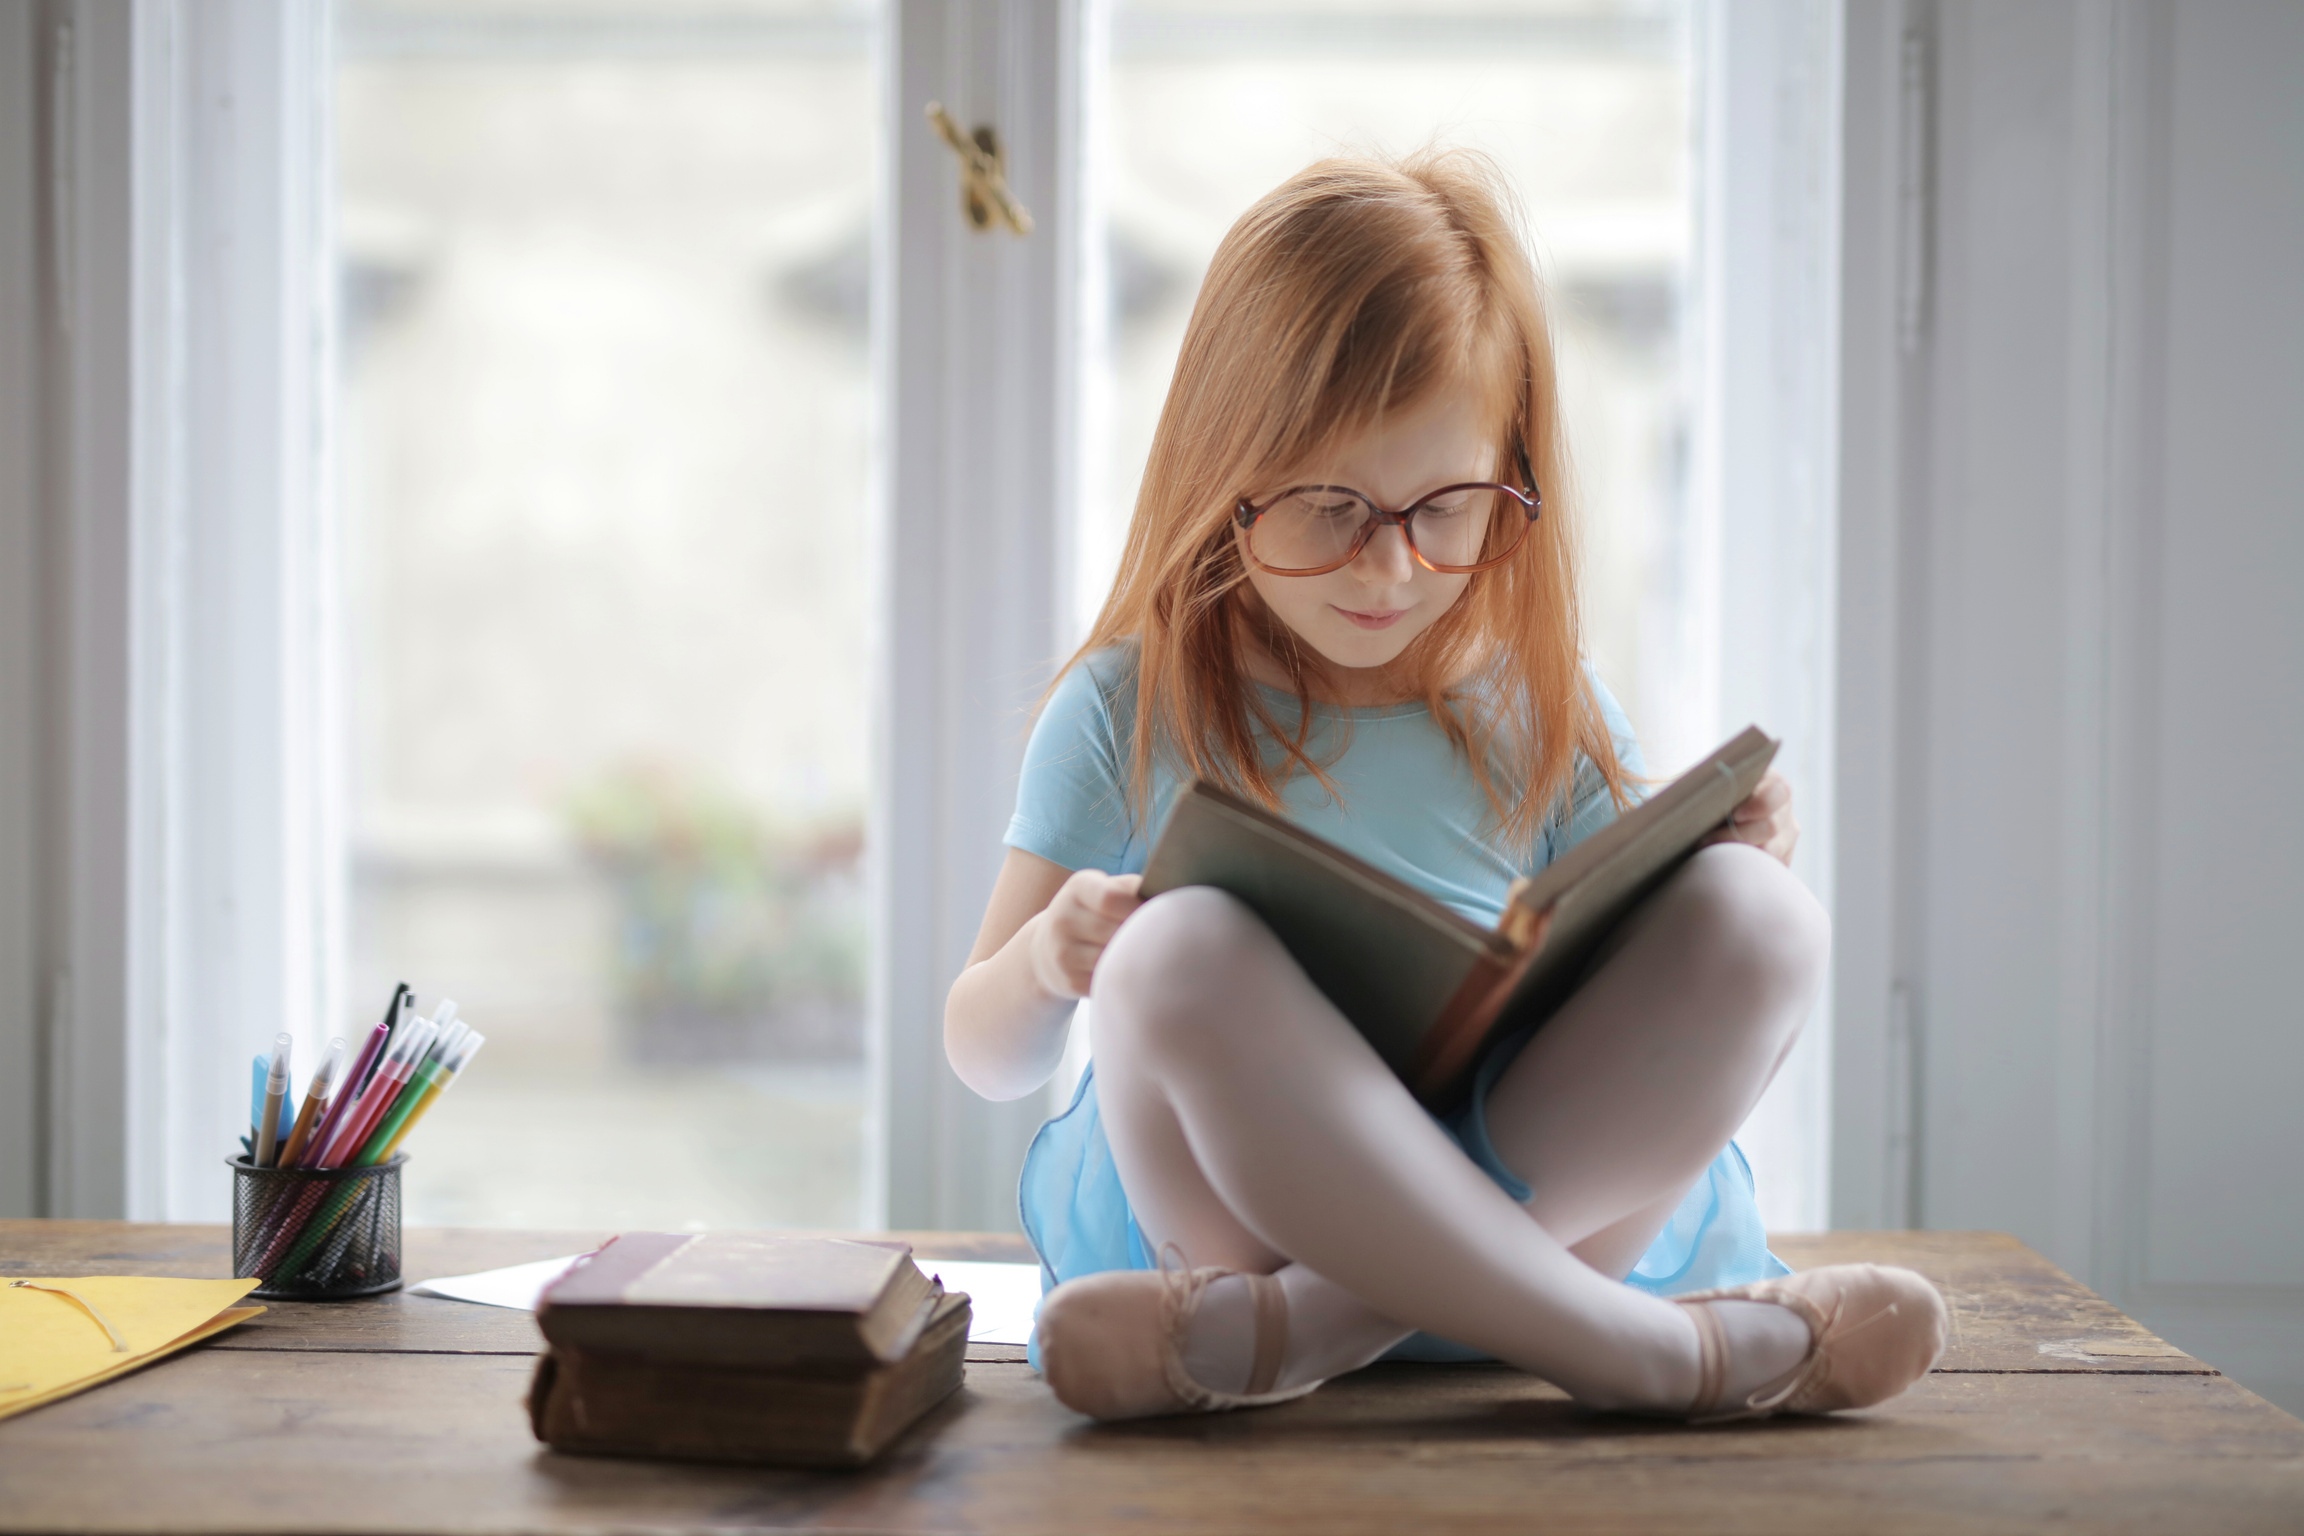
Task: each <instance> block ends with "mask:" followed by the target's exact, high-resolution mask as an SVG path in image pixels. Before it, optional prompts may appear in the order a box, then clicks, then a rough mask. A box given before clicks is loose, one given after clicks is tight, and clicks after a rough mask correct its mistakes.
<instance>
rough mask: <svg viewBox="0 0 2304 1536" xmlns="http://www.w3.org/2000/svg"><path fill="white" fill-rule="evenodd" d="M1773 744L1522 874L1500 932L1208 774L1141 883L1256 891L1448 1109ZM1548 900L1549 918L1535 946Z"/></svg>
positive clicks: (1297, 949) (1734, 754) (1740, 789)
mask: <svg viewBox="0 0 2304 1536" xmlns="http://www.w3.org/2000/svg"><path fill="white" fill-rule="evenodd" d="M1775 755H1776V743H1775V741H1773V740H1772V739H1770V738H1769V737H1768V736H1766V735H1764V734H1762V732H1761V731H1760V730H1759V728H1758V727H1752V728H1749V729H1747V730H1745V731H1744V732H1743V733H1742V734H1741V735H1739V736H1737V737H1736V738H1735V739H1734V740H1733V741H1730V742H1729V743H1728V744H1727V745H1726V746H1724V747H1722V748H1721V749H1720V750H1719V751H1717V752H1715V753H1713V754H1712V755H1711V756H1710V757H1708V758H1706V759H1705V760H1704V761H1703V762H1701V763H1698V764H1697V765H1696V766H1695V767H1693V768H1691V769H1689V770H1688V771H1687V772H1686V773H1684V774H1682V775H1681V776H1680V777H1679V778H1677V779H1675V780H1673V781H1672V783H1671V784H1670V785H1668V786H1666V787H1665V788H1664V789H1662V790H1660V791H1659V792H1657V793H1656V794H1655V795H1653V796H1651V797H1650V798H1649V799H1648V800H1646V801H1645V802H1643V803H1642V804H1640V805H1637V806H1635V807H1633V808H1632V809H1631V810H1629V811H1626V812H1625V813H1624V814H1623V815H1622V816H1620V817H1618V818H1617V819H1616V820H1615V821H1613V822H1611V823H1610V824H1609V825H1608V826H1606V827H1603V828H1602V829H1601V830H1600V831H1598V832H1595V833H1594V834H1593V835H1592V836H1590V837H1588V838H1586V839H1585V840H1584V841H1583V842H1581V843H1578V844H1577V845H1576V846H1575V847H1574V848H1571V849H1570V850H1569V851H1568V852H1567V853H1565V854H1563V855H1562V856H1561V857H1560V858H1558V859H1556V860H1554V861H1553V862H1552V863H1551V864H1550V865H1548V866H1547V867H1546V868H1545V869H1544V870H1542V871H1541V872H1540V873H1538V874H1537V875H1535V876H1534V877H1532V878H1530V879H1526V880H1522V881H1519V882H1516V883H1515V884H1514V886H1513V888H1512V894H1511V897H1510V899H1509V902H1508V904H1507V906H1506V907H1505V911H1504V915H1503V917H1502V918H1501V919H1499V920H1498V922H1497V925H1496V926H1495V927H1494V928H1483V927H1481V926H1480V925H1479V924H1477V923H1475V922H1472V921H1471V920H1470V919H1468V918H1466V917H1464V916H1462V915H1461V914H1459V913H1457V912H1456V911H1454V910H1453V909H1452V908H1449V907H1446V906H1443V905H1442V904H1441V903H1440V902H1438V901H1435V900H1433V899H1432V898H1431V897H1430V896H1427V895H1425V894H1424V893H1423V892H1422V891H1419V890H1417V889H1416V888H1415V887H1413V886H1411V885H1409V884H1407V883H1406V882H1405V881H1402V880H1399V879H1397V878H1395V877H1394V876H1391V875H1388V874H1385V873H1384V872H1383V871H1382V870H1380V869H1376V868H1374V867H1373V866H1371V865H1369V864H1368V863H1366V862H1365V861H1363V860H1361V859H1358V858H1355V857H1353V856H1352V855H1351V854H1349V853H1346V852H1345V851H1344V850H1343V849H1341V848H1338V847H1337V846H1336V845H1335V844H1333V843H1330V842H1328V841H1326V840H1325V839H1322V838H1318V837H1315V836H1313V835H1312V834H1311V833H1309V832H1306V831H1305V830H1303V829H1302V828H1301V827H1298V826H1296V825H1295V824H1294V823H1292V822H1290V821H1287V820H1285V819H1283V818H1282V817H1279V816H1276V815H1274V814H1273V813H1272V812H1270V811H1267V810H1265V809H1264V808H1263V807H1262V806H1258V805H1253V804H1250V803H1249V802H1247V801H1245V800H1242V799H1240V798H1239V797H1238V796H1236V795H1231V794H1227V793H1226V792H1224V791H1223V790H1220V789H1217V788H1216V787H1215V786H1213V785H1210V784H1207V783H1205V782H1199V783H1195V784H1193V785H1192V786H1191V787H1190V788H1189V789H1187V790H1186V791H1185V792H1184V793H1183V794H1182V795H1180V796H1179V797H1178V798H1177V801H1176V806H1175V809H1174V810H1173V811H1171V812H1170V813H1169V817H1168V824H1167V826H1166V827H1164V828H1163V829H1162V830H1161V833H1160V840H1159V842H1158V843H1157V844H1155V845H1154V847H1153V849H1152V857H1151V859H1150V860H1149V861H1148V862H1147V863H1146V865H1145V867H1144V886H1143V891H1144V895H1145V896H1146V897H1152V896H1157V895H1159V894H1160V893H1161V892H1163V891H1173V890H1177V889H1180V888H1181V887H1184V886H1188V885H1212V886H1215V887H1217V888H1218V889H1220V890H1224V891H1228V892H1230V893H1231V894H1232V895H1234V896H1236V897H1238V898H1239V899H1240V900H1242V901H1244V902H1246V903H1247V904H1248V905H1249V906H1250V907H1251V908H1253V909H1254V910H1255V912H1256V915H1257V916H1258V917H1261V918H1262V919H1263V920H1264V921H1265V923H1266V924H1268V925H1269V926H1270V927H1271V929H1272V931H1273V932H1274V933H1275V934H1276V935H1278V936H1279V939H1280V942H1281V943H1283V944H1285V945H1286V946H1287V947H1288V952H1289V953H1290V954H1291V955H1293V956H1295V957H1296V962H1297V964H1299V965H1301V966H1303V967H1304V971H1305V974H1306V975H1308V976H1310V977H1311V978H1312V982H1313V984H1314V985H1315V986H1317V987H1319V989H1320V990H1321V992H1323V993H1324V994H1326V996H1327V998H1328V1000H1329V1001H1330V1002H1332V1003H1334V1004H1335V1005H1336V1006H1337V1007H1338V1008H1339V1009H1341V1010H1342V1011H1343V1014H1344V1016H1345V1017H1346V1018H1348V1019H1350V1020H1351V1021H1352V1023H1353V1026H1354V1027H1355V1028H1357V1029H1358V1030H1359V1031H1360V1033H1361V1034H1363V1035H1365V1036H1366V1037H1367V1039H1368V1043H1369V1044H1371V1045H1373V1046H1374V1047H1375V1048H1376V1051H1377V1054H1379V1055H1381V1056H1382V1057H1383V1058H1384V1060H1385V1062H1386V1063H1387V1064H1388V1065H1390V1066H1391V1068H1392V1070H1393V1071H1395V1072H1397V1073H1399V1074H1400V1078H1401V1080H1402V1081H1403V1082H1405V1083H1407V1084H1408V1086H1409V1088H1410V1089H1412V1090H1413V1091H1414V1092H1415V1094H1416V1097H1417V1098H1418V1099H1419V1100H1421V1101H1422V1102H1423V1103H1425V1104H1426V1105H1428V1106H1430V1107H1432V1108H1434V1109H1444V1108H1448V1107H1451V1106H1453V1105H1454V1104H1456V1103H1457V1102H1459V1101H1460V1100H1461V1099H1462V1097H1463V1094H1464V1091H1465V1088H1466V1086H1467V1085H1468V1083H1469V1081H1470V1076H1471V1070H1472V1067H1473V1064H1474V1063H1476V1062H1477V1061H1478V1060H1479V1059H1480V1048H1481V1047H1482V1046H1483V1045H1485V1044H1486V1043H1487V1042H1488V1041H1489V1040H1491V1039H1493V1038H1494V1037H1496V1036H1497V1035H1499V1034H1501V1033H1503V1032H1504V1031H1506V1030H1509V1029H1512V1028H1515V1027H1517V1026H1519V1025H1521V1024H1525V1023H1529V1022H1531V1021H1536V1020H1541V1019H1543V1018H1545V1017H1546V1016H1548V1015H1549V1014H1550V1013H1551V1012H1552V1011H1553V1010H1554V1009H1555V1008H1557V1007H1559V1006H1560V1004H1561V1003H1562V1002H1563V1001H1564V1000H1565V999H1566V998H1567V996H1568V994H1569V993H1570V992H1571V991H1573V990H1574V989H1575V987H1576V985H1577V983H1578V982H1579V981H1581V980H1582V979H1583V976H1584V972H1585V971H1586V969H1587V968H1588V967H1589V966H1590V965H1591V963H1592V957H1593V955H1594V954H1595V953H1596V952H1597V951H1598V950H1599V948H1600V946H1601V945H1602V944H1603V943H1605V942H1606V940H1607V938H1608V935H1609V933H1610V932H1611V931H1612V930H1613V929H1614V928H1615V927H1616V925H1617V924H1618V923H1619V922H1621V921H1622V920H1623V919H1624V917H1625V916H1626V914H1628V913H1629V912H1630V911H1631V910H1632V908H1633V907H1635V906H1637V905H1638V904H1639V902H1640V900H1641V898H1643V897H1645V896H1646V895H1647V894H1648V893H1649V892H1650V891H1653V890H1654V889H1655V888H1656V887H1657V885H1659V884H1660V883H1661V882H1662V881H1663V880H1664V878H1665V877H1666V876H1667V875H1669V874H1670V873H1671V872H1672V871H1673V870H1674V869H1676V868H1677V867H1678V866H1679V864H1680V861H1681V860H1683V859H1685V858H1687V857H1688V855H1689V854H1691V853H1693V852H1694V851H1695V849H1696V846H1697V844H1698V843H1700V842H1701V841H1703V839H1704V836H1705V834H1706V833H1708V832H1710V831H1712V830H1713V829H1714V828H1715V827H1717V826H1719V825H1720V824H1721V823H1722V822H1724V821H1726V820H1727V819H1728V814H1729V812H1731V811H1733V810H1734V809H1735V808H1736V807H1737V806H1738V805H1739V804H1741V803H1742V802H1743V801H1744V799H1745V798H1746V797H1747V796H1749V795H1750V794H1751V793H1752V791H1753V790H1754V789H1755V788H1756V787H1758V785H1759V783H1760V776H1761V775H1762V774H1763V773H1765V772H1766V771H1767V769H1768V764H1769V762H1770V760H1771V759H1773V758H1774V757H1775ZM1547 908H1549V909H1550V910H1551V913H1552V924H1551V927H1550V928H1549V929H1548V930H1546V931H1545V932H1544V934H1543V937H1542V941H1541V942H1540V943H1533V942H1531V939H1532V938H1533V937H1534V935H1535V933H1536V930H1537V928H1538V926H1539V923H1538V919H1539V918H1540V917H1541V915H1542V914H1543V913H1544V911H1545V910H1546V909H1547Z"/></svg>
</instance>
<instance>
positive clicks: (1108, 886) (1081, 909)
mask: <svg viewBox="0 0 2304 1536" xmlns="http://www.w3.org/2000/svg"><path fill="white" fill-rule="evenodd" d="M1143 883H1144V877H1143V876H1142V875H1107V874H1105V873H1104V872H1103V871H1102V870H1099V869H1082V870H1076V871H1074V872H1073V875H1072V878H1071V879H1069V880H1066V881H1065V882H1064V884H1063V885H1062V886H1061V887H1060V888H1059V889H1058V890H1057V892H1056V895H1055V897H1054V899H1052V900H1051V901H1050V902H1049V903H1048V907H1047V910H1046V911H1044V912H1042V913H1041V914H1040V917H1039V926H1038V928H1037V930H1036V931H1035V932H1034V933H1033V935H1032V975H1033V978H1034V979H1035V980H1037V981H1038V982H1039V983H1040V986H1041V989H1042V990H1043V991H1045V992H1047V994H1048V995H1049V996H1050V997H1059V998H1078V997H1086V996H1087V995H1088V983H1089V981H1090V980H1091V979H1092V978H1093V977H1094V976H1095V974H1096V960H1097V957H1098V956H1100V955H1102V954H1103V953H1104V946H1105V945H1107V944H1109V943H1111V942H1112V935H1113V934H1114V933H1115V932H1116V931H1118V929H1119V927H1120V925H1121V924H1122V923H1123V922H1125V921H1127V918H1128V914H1129V913H1131V912H1133V911H1135V910H1136V909H1137V908H1138V907H1140V906H1142V905H1143V904H1144V898H1143V897H1141V896H1139V895H1137V894H1136V892H1137V888H1138V887H1139V886H1141V885H1142V884H1143Z"/></svg>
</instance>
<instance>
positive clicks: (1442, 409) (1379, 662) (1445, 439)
mask: <svg viewBox="0 0 2304 1536" xmlns="http://www.w3.org/2000/svg"><path fill="white" fill-rule="evenodd" d="M1484 403H1485V402H1483V401H1482V400H1481V399H1480V398H1479V396H1478V395H1477V394H1476V393H1475V392H1474V391H1473V390H1472V389H1471V388H1469V387H1468V386H1464V385H1457V386H1453V387H1451V388H1447V389H1442V390H1437V391H1435V392H1434V393H1433V394H1432V396H1431V397H1430V398H1429V399H1427V400H1425V401H1424V402H1423V403H1422V404H1420V405H1418V406H1417V407H1415V408H1414V409H1413V410H1410V411H1407V412H1404V413H1402V414H1400V415H1397V416H1393V417H1391V418H1390V419H1389V420H1387V421H1386V422H1385V423H1384V425H1383V426H1382V427H1380V428H1378V429H1376V430H1374V431H1371V432H1368V433H1365V434H1363V435H1361V436H1360V437H1357V438H1354V439H1351V440H1349V441H1347V442H1345V443H1342V444H1340V445H1338V446H1337V447H1336V448H1334V449H1332V450H1330V451H1329V452H1328V453H1327V454H1326V455H1325V456H1323V457H1322V458H1320V459H1318V460H1314V461H1311V462H1309V463H1306V464H1302V465H1298V466H1297V467H1296V469H1295V470H1294V471H1293V472H1291V473H1289V474H1285V475H1279V476H1275V477H1273V480H1272V483H1271V484H1270V485H1264V486H1258V487H1256V490H1255V493H1254V494H1255V495H1256V496H1257V497H1258V498H1259V501H1261V498H1262V497H1264V496H1267V495H1270V494H1272V493H1273V492H1276V491H1281V490H1285V489H1287V488H1288V487H1290V486H1294V485H1341V486H1347V487H1349V488H1351V489H1352V490H1356V491H1359V492H1360V493H1361V494H1363V495H1365V496H1368V497H1370V498H1371V499H1373V500H1374V501H1375V503H1376V504H1377V505H1378V506H1380V507H1385V508H1388V509H1390V510H1393V511H1398V510H1400V509H1401V508H1403V507H1406V506H1408V505H1409V504H1410V503H1412V502H1414V501H1415V500H1416V499H1417V498H1418V497H1420V496H1424V495H1427V494H1429V493H1431V492H1433V491H1436V490H1438V489H1440V488H1441V487H1442V486H1444V485H1454V484H1457V483H1460V482H1463V481H1472V480H1488V479H1492V478H1494V470H1495V457H1496V449H1495V430H1494V423H1493V422H1492V421H1490V420H1489V415H1490V413H1489V412H1488V411H1486V410H1483V409H1482V406H1483V404H1484ZM1234 537H1235V538H1238V539H1239V540H1240V541H1241V544H1240V556H1241V559H1242V561H1243V563H1245V564H1246V565H1247V568H1248V583H1249V585H1250V586H1251V587H1253V588H1254V589H1255V592H1256V595H1257V596H1258V597H1259V598H1261V599H1262V600H1263V602H1264V606H1265V607H1267V608H1269V609H1271V611H1272V612H1273V614H1274V615H1276V616H1277V617H1278V618H1279V620H1280V622H1282V623H1283V624H1286V625H1287V626H1288V627H1289V629H1291V630H1293V631H1294V632H1295V634H1296V636H1297V638H1299V639H1300V640H1302V641H1303V642H1304V643H1305V644H1306V645H1309V646H1310V647H1311V648H1312V649H1313V650H1314V651H1315V652H1317V653H1318V654H1319V655H1320V656H1321V657H1323V658H1324V659H1325V660H1326V661H1327V662H1328V663H1329V664H1330V665H1331V666H1335V667H1339V668H1347V669H1351V670H1354V671H1361V670H1365V669H1369V668H1376V667H1383V666H1386V665H1388V664H1389V663H1391V662H1392V661H1394V660H1395V659H1397V658H1398V657H1399V655H1400V653H1401V652H1403V651H1405V650H1406V649H1408V646H1409V644H1410V642H1412V641H1413V640H1415V638H1416V637H1417V636H1418V635H1420V634H1422V633H1423V632H1424V631H1425V630H1427V629H1429V628H1431V626H1432V624H1433V623H1434V622H1435V621H1436V620H1438V619H1439V618H1440V616H1441V615H1442V614H1444V613H1446V612H1447V611H1448V610H1449V608H1450V607H1452V606H1453V605H1454V604H1455V602H1456V599H1457V598H1458V597H1459V596H1460V595H1462V593H1463V591H1464V588H1465V585H1466V584H1467V583H1469V582H1470V581H1471V580H1472V578H1471V577H1470V576H1469V575H1457V576H1448V575H1443V574H1441V573H1440V572H1438V571H1431V570H1426V569H1425V568H1424V567H1423V566H1422V565H1419V564H1418V563H1417V561H1416V557H1415V555H1414V554H1412V553H1411V552H1410V551H1409V548H1408V539H1407V535H1406V534H1405V533H1404V532H1403V531H1402V530H1401V529H1399V528H1396V527H1387V528H1381V529H1379V530H1377V533H1376V536H1375V537H1374V538H1372V539H1370V540H1369V541H1368V547H1367V548H1365V549H1363V550H1361V551H1360V553H1359V555H1358V557H1356V558H1355V559H1354V560H1353V561H1352V563H1351V564H1349V565H1346V566H1343V567H1340V568H1339V569H1337V570H1333V571H1329V572H1327V573H1326V574H1324V575H1320V576H1275V575H1273V574H1271V573H1270V572H1268V571H1262V570H1258V569H1257V568H1256V564H1255V562H1254V561H1252V560H1249V559H1248V545H1247V538H1248V535H1247V533H1246V532H1245V531H1244V530H1237V529H1236V530H1235V532H1234Z"/></svg>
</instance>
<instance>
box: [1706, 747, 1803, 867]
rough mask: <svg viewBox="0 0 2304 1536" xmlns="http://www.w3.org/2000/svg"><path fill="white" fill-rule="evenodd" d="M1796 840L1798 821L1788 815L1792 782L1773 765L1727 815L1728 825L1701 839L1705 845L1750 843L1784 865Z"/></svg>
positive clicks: (1790, 814)
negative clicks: (1755, 787) (1758, 784)
mask: <svg viewBox="0 0 2304 1536" xmlns="http://www.w3.org/2000/svg"><path fill="white" fill-rule="evenodd" d="M1799 841H1800V823H1799V822H1797V821H1795V820H1794V819H1793V817H1792V786H1791V785H1790V784H1789V783H1787V782H1786V781H1785V778H1784V775H1782V774H1780V773H1778V772H1777V771H1776V770H1775V769H1773V768H1771V769H1769V770H1768V772H1767V773H1766V774H1765V775H1763V776H1762V778H1761V780H1760V787H1759V788H1758V789H1755V790H1754V791H1752V798H1750V799H1749V800H1746V801H1745V802H1744V803H1743V804H1742V805H1740V806H1738V807H1736V809H1735V811H1734V812H1733V813H1731V814H1730V815H1729V817H1728V825H1726V826H1724V827H1722V828H1721V829H1720V830H1719V831H1717V832H1714V833H1713V834H1712V835H1711V836H1709V837H1707V838H1705V839H1704V842H1705V844H1706V845H1707V846H1709V845H1710V844H1713V843H1750V844H1751V845H1752V846H1753V847H1755V848H1762V849H1765V850H1767V851H1768V852H1769V853H1772V854H1774V855H1775V856H1776V857H1777V858H1778V859H1779V860H1781V861H1782V862H1783V863H1784V865H1785V867H1786V868H1790V867H1791V864H1792V847H1793V845H1794V844H1795V843H1797V842H1799Z"/></svg>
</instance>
